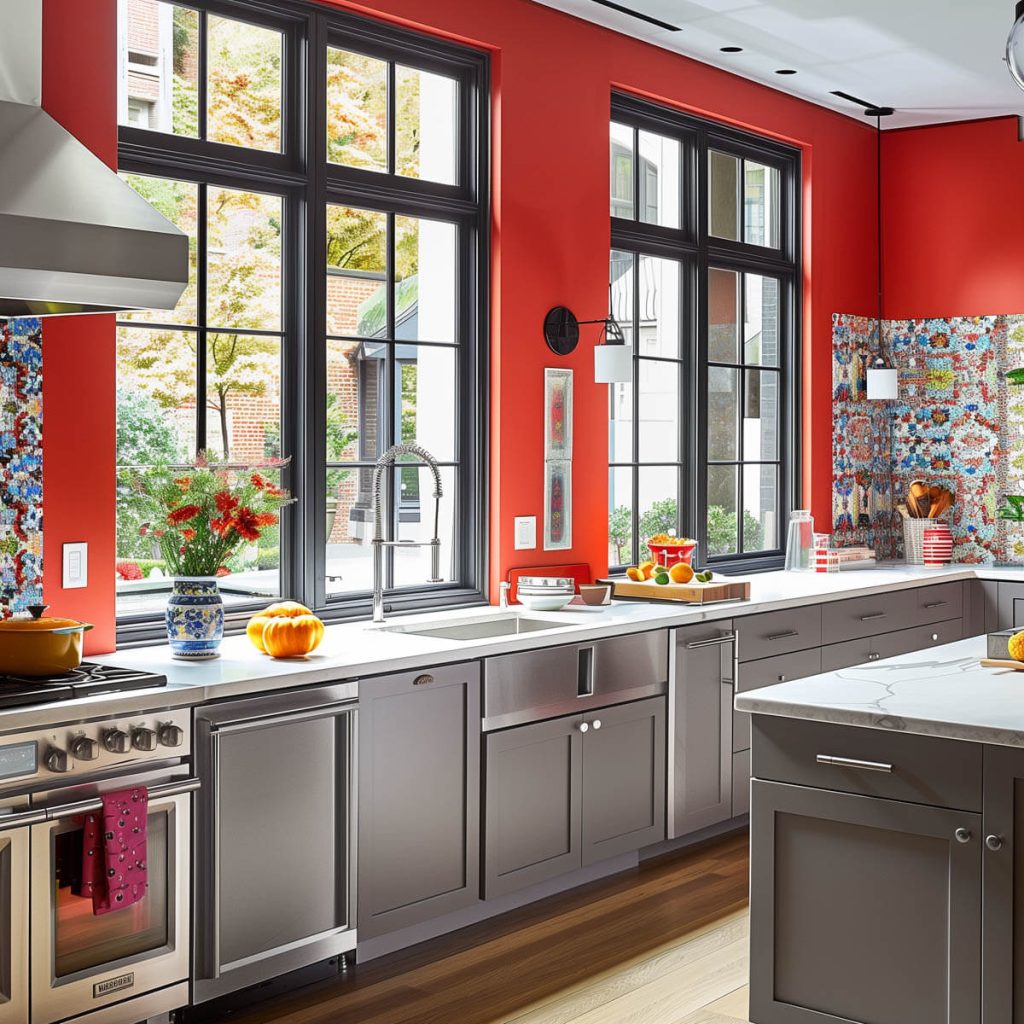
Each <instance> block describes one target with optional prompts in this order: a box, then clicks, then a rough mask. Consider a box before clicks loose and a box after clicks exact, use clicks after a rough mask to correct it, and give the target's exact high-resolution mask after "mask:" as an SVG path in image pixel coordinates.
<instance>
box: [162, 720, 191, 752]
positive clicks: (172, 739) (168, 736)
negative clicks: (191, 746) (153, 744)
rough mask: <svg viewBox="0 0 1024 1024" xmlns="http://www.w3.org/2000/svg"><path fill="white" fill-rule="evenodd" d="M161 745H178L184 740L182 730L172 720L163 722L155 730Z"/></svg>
mask: <svg viewBox="0 0 1024 1024" xmlns="http://www.w3.org/2000/svg"><path fill="white" fill-rule="evenodd" d="M157 738H158V739H159V740H160V746H162V747H180V746H181V745H182V743H183V742H184V741H185V733H184V730H182V728H181V727H180V726H177V725H175V724H174V723H173V722H164V724H163V725H161V726H160V729H159V731H158V732H157Z"/></svg>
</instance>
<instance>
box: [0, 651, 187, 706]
mask: <svg viewBox="0 0 1024 1024" xmlns="http://www.w3.org/2000/svg"><path fill="white" fill-rule="evenodd" d="M166 685H167V677H166V676H163V675H160V674H159V673H157V672H145V671H142V670H140V669H131V668H118V667H117V666H115V665H97V664H95V663H93V662H89V661H84V662H82V664H81V665H80V666H79V667H78V668H76V669H74V670H72V671H71V672H64V673H61V674H60V675H56V676H49V677H45V678H35V677H30V676H5V675H0V709H4V708H17V707H25V706H27V705H30V704H51V703H53V702H55V701H61V700H76V699H78V698H79V697H95V696H97V695H99V694H104V693H120V692H122V691H124V690H151V689H157V688H159V687H161V686H166Z"/></svg>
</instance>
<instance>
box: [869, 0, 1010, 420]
mask: <svg viewBox="0 0 1024 1024" xmlns="http://www.w3.org/2000/svg"><path fill="white" fill-rule="evenodd" d="M1022 3H1024V0H1022ZM864 113H865V115H866V116H868V117H873V118H875V140H876V150H877V152H876V159H875V164H876V177H877V187H878V352H877V353H876V355H875V357H874V358H873V359H872V360H871V364H870V365H869V366H868V370H867V378H868V400H869V401H872V402H891V401H893V400H895V399H896V398H897V397H898V396H899V373H898V372H897V370H896V369H895V368H893V367H892V366H890V365H889V363H888V362H886V359H885V355H884V354H883V347H884V342H883V335H882V312H883V305H884V303H883V300H884V297H885V291H884V288H885V279H884V276H883V266H882V257H883V246H882V118H883V117H889V116H891V115H892V114H894V113H895V111H894V110H893V108H892V107H868V109H867V110H865V111H864Z"/></svg>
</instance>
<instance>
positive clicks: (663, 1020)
mask: <svg viewBox="0 0 1024 1024" xmlns="http://www.w3.org/2000/svg"><path fill="white" fill-rule="evenodd" d="M746 908H747V836H746V834H745V833H743V834H741V835H735V836H731V837H727V838H725V839H721V840H716V841H714V842H712V843H709V844H707V845H704V846H702V847H700V848H697V849H695V850H692V851H688V852H686V853H682V854H673V855H671V856H670V857H664V858H661V859H659V860H657V861H652V862H648V863H647V864H645V865H643V866H642V867H639V868H637V869H636V870H634V871H630V872H626V873H623V874H620V875H615V876H614V877H612V878H610V879H606V880H604V881H601V882H595V883H593V884H591V885H588V886H586V887H583V888H581V889H577V890H574V891H573V892H571V893H567V894H564V895H561V896H556V897H552V898H551V899H548V900H544V901H543V902H541V903H539V904H534V905H532V906H530V907H526V908H523V909H522V910H518V911H514V912H512V913H510V914H506V915H503V916H502V917H501V918H499V919H497V920H495V921H489V922H486V923H485V924H481V925H475V926H473V927H472V928H466V929H464V930H463V931H460V932H457V933H455V934H454V935H451V936H446V937H444V938H441V939H438V940H435V941H434V942H430V943H424V944H423V945H421V946H418V947H415V948H414V949H412V950H408V951H405V952H403V953H400V954H395V955H394V956H391V957H387V958H382V959H380V960H376V961H372V962H370V963H368V964H365V965H362V966H358V967H356V968H354V969H353V970H352V971H351V972H350V974H349V976H348V977H347V978H345V979H343V980H342V979H339V980H338V981H332V982H330V983H326V984H321V985H319V986H316V987H315V988H307V989H304V990H302V991H301V992H298V993H294V994H292V995H289V996H285V997H281V998H278V999H277V1000H275V1001H273V1002H267V1003H263V1004H261V1005H260V1006H259V1007H258V1008H257V1009H255V1010H253V1009H249V1010H248V1011H245V1012H244V1013H238V1014H232V1016H231V1017H230V1018H229V1019H230V1020H231V1021H232V1024H236V1022H242V1024H356V1022H358V1024H513V1022H514V1024H734V1022H736V1021H746V1020H747V1008H746V1007H747V989H746V984H747V909H746Z"/></svg>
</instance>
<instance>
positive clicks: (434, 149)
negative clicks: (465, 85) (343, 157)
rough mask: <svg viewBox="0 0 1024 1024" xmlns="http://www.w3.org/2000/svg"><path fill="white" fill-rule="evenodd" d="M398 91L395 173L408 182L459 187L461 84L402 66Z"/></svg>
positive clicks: (396, 70)
mask: <svg viewBox="0 0 1024 1024" xmlns="http://www.w3.org/2000/svg"><path fill="white" fill-rule="evenodd" d="M395 88H396V92H397V95H396V98H395V118H396V121H397V124H396V125H395V134H396V139H395V145H396V152H395V171H396V172H397V173H398V174H401V175H404V176H405V177H407V178H422V179H423V180H424V181H436V182H439V183H441V184H442V185H454V184H456V182H457V180H458V152H459V139H458V131H459V119H458V114H459V83H458V82H456V81H455V79H453V78H447V77H446V76H444V75H435V74H433V73H432V72H429V71H420V70H419V69H418V68H407V67H403V66H402V65H398V66H397V67H396V68H395Z"/></svg>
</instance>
